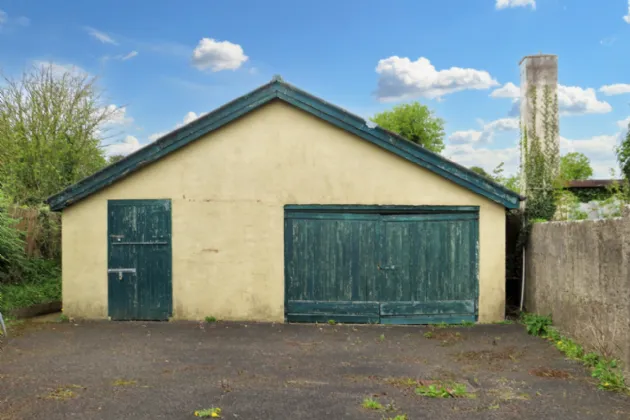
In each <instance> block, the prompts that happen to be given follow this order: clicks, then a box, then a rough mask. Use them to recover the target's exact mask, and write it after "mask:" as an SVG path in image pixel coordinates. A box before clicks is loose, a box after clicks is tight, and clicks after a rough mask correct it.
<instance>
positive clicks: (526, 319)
mask: <svg viewBox="0 0 630 420" xmlns="http://www.w3.org/2000/svg"><path fill="white" fill-rule="evenodd" d="M521 319H522V321H523V323H524V324H525V326H526V327H527V332H528V333H529V334H531V335H537V336H540V337H543V338H545V339H547V340H549V341H551V342H553V344H554V345H555V347H556V348H557V349H558V350H560V351H561V352H562V353H564V354H565V355H566V356H567V357H568V358H570V359H574V360H578V361H581V362H582V363H583V364H584V365H585V366H588V367H590V368H591V376H592V377H593V378H596V379H597V380H598V381H599V384H598V387H599V389H603V390H607V391H616V392H625V393H628V394H630V388H629V387H628V385H627V384H626V382H625V379H624V376H623V373H622V372H621V369H620V368H619V365H618V363H617V360H615V359H607V358H605V357H604V356H602V355H600V354H597V353H595V352H589V353H585V352H584V348H583V347H582V346H581V345H579V344H578V343H576V342H575V341H573V340H571V339H570V338H568V337H565V336H563V335H562V334H560V332H559V331H558V330H557V329H556V328H554V327H552V326H551V317H545V316H540V315H534V314H523V316H522V317H521ZM554 377H557V376H554Z"/></svg>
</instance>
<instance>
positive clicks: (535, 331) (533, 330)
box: [522, 314, 551, 337]
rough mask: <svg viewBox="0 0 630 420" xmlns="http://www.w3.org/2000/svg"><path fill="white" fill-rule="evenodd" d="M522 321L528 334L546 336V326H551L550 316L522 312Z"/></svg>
mask: <svg viewBox="0 0 630 420" xmlns="http://www.w3.org/2000/svg"><path fill="white" fill-rule="evenodd" d="M522 321H523V323H524V324H525V327H526V328H527V333H528V334H530V335H536V336H540V337H546V336H547V333H548V328H549V327H550V326H551V317H550V316H543V315H536V314H523V316H522Z"/></svg>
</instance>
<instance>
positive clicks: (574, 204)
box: [554, 190, 588, 220]
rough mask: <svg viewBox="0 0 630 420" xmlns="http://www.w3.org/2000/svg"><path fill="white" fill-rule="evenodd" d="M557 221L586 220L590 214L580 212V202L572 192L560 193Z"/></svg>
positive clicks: (557, 205)
mask: <svg viewBox="0 0 630 420" xmlns="http://www.w3.org/2000/svg"><path fill="white" fill-rule="evenodd" d="M554 219H555V220H584V219H588V214H587V213H586V212H584V211H582V210H580V200H579V199H578V198H577V197H576V196H575V195H574V194H573V193H571V192H570V191H567V190H561V191H558V193H557V196H556V214H555V215H554Z"/></svg>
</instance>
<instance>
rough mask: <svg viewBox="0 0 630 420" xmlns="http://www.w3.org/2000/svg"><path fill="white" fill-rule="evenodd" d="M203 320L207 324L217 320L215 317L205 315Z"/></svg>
mask: <svg viewBox="0 0 630 420" xmlns="http://www.w3.org/2000/svg"><path fill="white" fill-rule="evenodd" d="M205 321H206V323H207V324H212V323H213V322H217V319H216V318H215V317H213V316H207V317H206V318H205Z"/></svg>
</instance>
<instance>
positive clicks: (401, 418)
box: [386, 414, 409, 420]
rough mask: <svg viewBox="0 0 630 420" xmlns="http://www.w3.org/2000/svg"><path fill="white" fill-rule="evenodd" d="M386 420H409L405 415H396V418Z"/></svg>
mask: <svg viewBox="0 0 630 420" xmlns="http://www.w3.org/2000/svg"><path fill="white" fill-rule="evenodd" d="M386 420H409V417H407V415H406V414H398V415H397V416H396V417H387V419H386Z"/></svg>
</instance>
